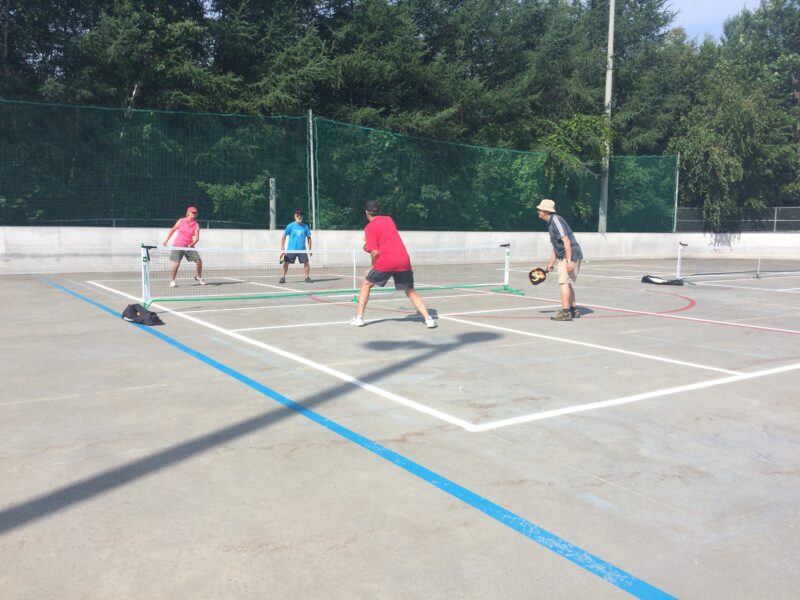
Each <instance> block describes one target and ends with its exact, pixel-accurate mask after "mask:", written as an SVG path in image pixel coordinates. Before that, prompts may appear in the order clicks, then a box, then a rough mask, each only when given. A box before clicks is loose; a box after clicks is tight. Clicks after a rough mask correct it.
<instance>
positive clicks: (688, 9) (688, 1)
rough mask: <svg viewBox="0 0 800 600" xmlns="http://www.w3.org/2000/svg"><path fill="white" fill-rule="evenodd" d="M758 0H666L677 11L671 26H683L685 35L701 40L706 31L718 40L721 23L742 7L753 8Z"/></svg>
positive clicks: (737, 12) (720, 32)
mask: <svg viewBox="0 0 800 600" xmlns="http://www.w3.org/2000/svg"><path fill="white" fill-rule="evenodd" d="M760 4H761V2H760V0H668V2H667V5H669V6H670V7H671V8H672V10H674V11H675V12H677V13H678V16H677V17H675V20H674V21H673V22H672V25H671V26H672V27H683V28H684V29H685V30H686V35H687V36H688V37H689V39H691V38H697V40H698V41H699V42H702V41H703V39H704V38H705V35H706V34H707V33H708V34H710V35H712V36H713V37H714V39H716V40H719V39H720V37H721V36H722V24H723V22H724V21H725V19H727V18H728V17H732V16H734V15H738V14H739V13H740V12H741V11H742V9H743V8H747V9H748V10H751V11H752V10H755V9H756V8H758V6H759V5H760Z"/></svg>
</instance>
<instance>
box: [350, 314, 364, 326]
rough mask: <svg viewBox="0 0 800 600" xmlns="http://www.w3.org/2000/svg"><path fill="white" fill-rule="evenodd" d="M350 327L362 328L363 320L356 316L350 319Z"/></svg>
mask: <svg viewBox="0 0 800 600" xmlns="http://www.w3.org/2000/svg"><path fill="white" fill-rule="evenodd" d="M350 325H352V326H353V327H363V326H364V319H363V318H361V317H359V316H358V315H356V316H355V317H353V318H352V319H350Z"/></svg>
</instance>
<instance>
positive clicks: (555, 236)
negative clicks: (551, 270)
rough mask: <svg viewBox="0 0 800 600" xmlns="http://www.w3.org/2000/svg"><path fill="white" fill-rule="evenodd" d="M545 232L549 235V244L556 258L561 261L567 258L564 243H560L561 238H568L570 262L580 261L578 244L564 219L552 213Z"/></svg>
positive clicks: (581, 256)
mask: <svg viewBox="0 0 800 600" xmlns="http://www.w3.org/2000/svg"><path fill="white" fill-rule="evenodd" d="M547 231H548V233H549V234H550V243H551V244H553V250H554V251H555V253H556V258H558V259H559V260H561V259H563V258H566V257H567V251H566V250H564V242H563V241H561V238H563V237H566V238H569V244H570V246H572V256H571V257H570V258H571V259H572V260H581V259H582V258H583V252H581V247H580V244H578V240H576V239H575V234H574V233H572V228H571V227H570V226H569V223H567V222H566V221H565V220H564V217H559V216H558V215H557V214H555V213H554V214H553V216H552V217H550V222H549V223H548V224H547Z"/></svg>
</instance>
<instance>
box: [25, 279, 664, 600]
mask: <svg viewBox="0 0 800 600" xmlns="http://www.w3.org/2000/svg"><path fill="white" fill-rule="evenodd" d="M40 279H41V280H42V281H44V282H45V283H47V284H48V285H50V286H52V287H55V288H56V289H60V290H62V291H64V292H66V293H67V294H69V295H71V296H74V297H75V298H77V299H79V300H82V301H84V302H86V303H88V304H90V305H92V306H95V307H97V308H99V309H101V310H104V311H105V312H107V313H109V314H110V315H112V316H115V317H117V316H118V313H117V312H116V311H114V310H112V309H111V308H109V307H107V306H105V305H103V304H101V303H100V302H97V301H95V300H92V299H91V298H87V297H86V296H83V295H81V294H79V293H77V292H75V291H73V290H70V289H69V288H67V287H65V286H62V285H60V284H57V283H55V282H53V281H50V280H49V279H47V278H45V277H41V278H40ZM117 293H118V292H117ZM133 325H134V326H135V327H137V328H139V329H140V330H141V331H144V332H145V333H148V334H150V335H152V336H155V337H156V338H159V339H161V340H162V341H164V342H166V343H168V344H170V345H171V346H173V347H175V348H177V349H179V350H181V351H182V352H185V353H186V354H188V355H189V356H192V357H193V358H196V359H198V360H200V361H201V362H203V363H205V364H207V365H209V366H211V367H213V368H214V369H216V370H218V371H220V372H222V373H223V374H225V375H228V376H230V377H232V378H233V379H235V380H237V381H239V382H240V383H243V384H244V385H247V386H248V387H250V388H251V389H253V390H255V391H257V392H259V393H261V394H262V395H264V396H266V397H268V398H271V399H272V400H274V401H276V402H278V403H279V404H281V405H283V406H284V407H286V408H288V409H289V410H292V411H293V412H295V413H297V414H299V415H301V416H303V417H305V418H306V419H308V420H310V421H312V422H313V423H316V424H317V425H320V426H322V427H323V428H325V429H327V430H329V431H331V432H332V433H335V434H336V435H338V436H340V437H342V438H344V439H346V440H348V441H350V442H352V443H354V444H356V445H358V446H360V447H361V448H364V449H365V450H368V451H370V452H372V453H373V454H375V455H376V456H378V457H380V458H382V459H384V460H386V461H387V462H389V463H391V464H392V465H395V466H396V467H398V468H401V469H403V470H404V471H406V472H407V473H410V474H412V475H414V476H416V477H417V478H419V479H421V480H422V481H424V482H426V483H428V484H430V485H432V486H434V487H435V488H437V489H439V490H441V491H443V492H445V493H446V494H448V495H449V496H451V497H453V498H455V499H457V500H460V501H461V502H463V503H465V504H466V505H468V506H471V507H472V508H474V509H476V510H478V511H479V512H482V513H483V514H485V515H486V516H488V517H491V518H492V519H494V520H495V521H497V522H498V523H500V524H501V525H505V526H506V527H508V528H510V529H512V530H513V531H516V532H517V533H520V534H522V535H523V536H525V537H527V538H528V539H530V540H532V541H534V542H535V543H537V544H538V545H540V546H541V547H543V548H545V549H547V550H550V551H551V552H553V553H555V554H557V555H558V556H561V557H562V558H564V559H566V560H568V561H570V562H572V563H573V564H575V565H576V566H578V567H580V568H582V569H583V570H585V571H587V572H589V573H591V574H593V575H595V576H597V577H598V578H599V579H601V580H603V581H605V582H607V583H610V584H611V585H613V586H615V587H617V588H619V589H621V590H623V591H625V592H627V593H629V594H631V595H632V596H635V597H636V598H642V599H647V600H651V599H652V600H658V599H668V598H669V599H674V598H675V597H674V596H672V595H670V594H668V593H667V592H665V591H663V590H661V589H659V588H657V587H655V586H653V585H651V584H649V583H647V582H646V581H643V580H641V579H639V578H637V577H635V576H633V575H631V574H630V573H628V572H627V571H625V570H623V569H621V568H619V567H616V566H614V565H613V564H611V563H608V562H606V561H604V560H603V559H601V558H600V557H599V556H596V555H594V554H592V553H591V552H588V551H586V550H584V549H582V548H581V547H579V546H576V545H574V544H572V543H571V542H569V541H567V540H566V539H564V538H561V537H559V536H558V535H556V534H554V533H551V532H550V531H548V530H546V529H544V528H542V527H539V526H538V525H536V524H535V523H533V522H532V521H529V520H527V519H525V518H523V517H521V516H519V515H517V514H516V513H514V512H511V511H510V510H508V509H506V508H503V507H502V506H500V505H499V504H497V503H495V502H492V501H491V500H489V499H487V498H484V497H483V496H480V495H479V494H477V493H475V492H473V491H471V490H469V489H467V488H465V487H463V486H461V485H459V484H458V483H456V482H455V481H452V480H451V479H448V478H446V477H444V476H442V475H439V474H438V473H436V472H435V471H432V470H430V469H428V468H427V467H424V466H423V465H421V464H420V463H417V462H415V461H413V460H412V459H410V458H407V457H406V456H404V455H402V454H400V453H398V452H395V451H394V450H391V449H390V448H388V447H386V446H384V445H382V444H380V443H378V442H375V441H373V440H371V439H369V438H367V437H365V436H362V435H361V434H359V433H357V432H355V431H354V430H352V429H349V428H347V427H345V426H344V425H341V424H339V423H338V422H336V421H334V420H332V419H328V418H327V417H325V416H323V415H322V414H321V413H319V412H317V411H314V410H312V409H309V408H306V407H304V406H303V405H302V404H299V403H297V402H295V401H294V400H291V399H290V398H288V397H287V396H284V395H283V394H280V393H278V392H276V391H275V390H273V389H271V388H269V387H267V386H266V385H264V384H262V383H259V382H257V381H255V380H254V379H252V378H250V377H247V376H246V375H244V374H243V373H240V372H238V371H236V370H235V369H232V368H230V367H228V366H227V365H225V364H223V363H220V362H219V361H216V360H215V359H213V358H211V357H210V356H206V355H205V354H202V353H201V352H199V351H197V350H194V349H193V348H191V347H189V346H187V345H185V344H183V343H182V342H179V341H178V340H176V339H174V338H172V337H170V336H168V335H166V334H164V333H162V332H160V331H158V330H155V329H153V328H152V327H147V326H144V325H139V324H137V323H133Z"/></svg>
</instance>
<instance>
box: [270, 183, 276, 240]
mask: <svg viewBox="0 0 800 600" xmlns="http://www.w3.org/2000/svg"><path fill="white" fill-rule="evenodd" d="M277 206H278V197H277V194H276V192H275V178H274V177H270V178H269V228H270V230H273V229H276V228H277V217H276V212H275V211H276V208H277Z"/></svg>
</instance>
